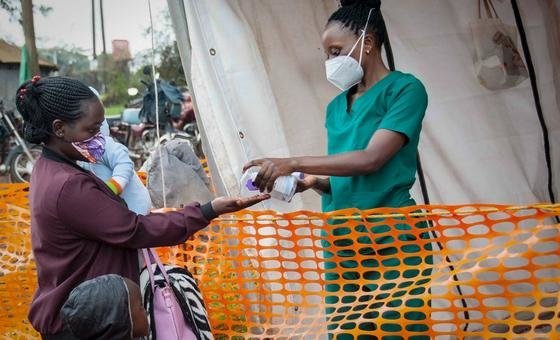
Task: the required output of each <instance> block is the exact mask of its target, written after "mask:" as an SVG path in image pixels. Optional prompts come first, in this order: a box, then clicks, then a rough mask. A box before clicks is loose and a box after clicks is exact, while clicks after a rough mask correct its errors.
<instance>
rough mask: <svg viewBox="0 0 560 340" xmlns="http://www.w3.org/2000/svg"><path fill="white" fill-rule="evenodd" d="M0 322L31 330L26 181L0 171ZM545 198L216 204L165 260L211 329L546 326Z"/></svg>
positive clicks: (460, 333) (555, 333)
mask: <svg viewBox="0 0 560 340" xmlns="http://www.w3.org/2000/svg"><path fill="white" fill-rule="evenodd" d="M0 196H1V197H2V201H1V202H2V203H1V204H0V303H1V306H0V335H3V337H8V338H29V337H33V336H36V333H35V332H34V331H33V330H32V328H31V327H30V325H29V324H28V322H27V321H26V313H27V309H28V306H29V302H30V300H31V297H32V293H33V291H34V288H35V285H36V281H35V268H34V263H33V260H32V254H31V251H30V249H31V248H30V246H31V245H30V241H29V212H28V208H27V201H26V187H25V186H21V185H0ZM559 215H560V206H558V205H538V206H532V207H506V206H497V205H471V206H461V207H458V206H423V207H411V208H408V209H375V210H371V211H358V210H346V211H339V212H336V213H333V214H320V213H314V212H297V213H291V214H283V215H278V214H275V213H274V212H266V211H264V212H263V211H254V212H242V213H239V214H236V215H232V216H228V217H222V218H221V219H219V220H216V221H215V222H214V223H213V224H212V225H211V226H210V227H209V228H207V229H205V230H204V231H202V232H199V233H198V234H196V235H195V237H194V238H193V239H191V240H190V241H188V242H187V243H186V244H184V245H180V246H176V247H170V248H163V249H160V254H161V255H162V256H163V259H164V261H165V262H169V263H175V264H177V265H182V266H186V267H187V268H188V269H189V270H190V271H191V272H192V273H193V274H194V276H195V277H196V278H197V280H198V281H199V284H200V288H201V290H202V293H203V295H204V298H205V301H206V304H207V309H208V312H209V315H210V318H211V322H212V327H213V331H214V334H215V336H216V338H217V339H256V338H261V339H262V338H274V339H303V338H305V339H311V338H319V337H321V336H325V335H326V334H327V333H330V334H332V335H334V336H335V337H336V338H338V339H352V338H353V339H373V338H376V337H377V338H379V339H384V338H385V339H399V338H403V339H406V338H410V339H421V338H427V337H431V338H435V339H557V338H560V306H559V304H558V297H559V294H560V293H559V292H560V255H559V246H560V233H559V229H558V227H559V225H558V224H555V221H554V219H553V218H554V217H555V216H559Z"/></svg>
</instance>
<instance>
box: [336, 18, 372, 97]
mask: <svg viewBox="0 0 560 340" xmlns="http://www.w3.org/2000/svg"><path fill="white" fill-rule="evenodd" d="M372 10H373V8H372V9H371V10H370V11H369V13H368V17H367V20H366V27H364V29H363V30H362V34H360V36H359V37H358V40H356V43H355V44H354V46H352V49H351V50H350V52H349V53H348V54H347V55H339V56H337V57H334V58H331V59H328V60H326V61H325V71H326V73H327V80H328V81H329V82H331V84H333V85H334V86H336V87H338V88H339V89H340V90H342V91H346V90H348V89H349V88H351V87H352V86H354V85H356V84H357V83H359V82H360V80H362V78H363V77H364V69H363V68H362V55H363V53H364V39H365V36H366V30H367V25H368V22H369V18H370V16H371V11H372ZM360 41H361V42H362V43H361V46H360V60H359V61H357V60H356V59H354V58H352V57H351V56H350V55H351V54H352V52H354V49H355V48H356V46H358V43H359V42H360Z"/></svg>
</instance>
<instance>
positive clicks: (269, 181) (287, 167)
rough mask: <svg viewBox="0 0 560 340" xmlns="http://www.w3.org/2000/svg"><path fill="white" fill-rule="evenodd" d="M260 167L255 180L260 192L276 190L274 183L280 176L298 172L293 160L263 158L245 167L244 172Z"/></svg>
mask: <svg viewBox="0 0 560 340" xmlns="http://www.w3.org/2000/svg"><path fill="white" fill-rule="evenodd" d="M254 166H258V167H260V168H261V170H260V171H259V173H258V174H257V177H256V178H255V185H256V186H257V187H258V188H259V190H260V192H265V191H266V192H271V191H272V188H274V181H276V179H277V178H278V177H280V176H288V175H291V174H292V172H294V171H297V170H296V166H295V161H294V159H293V158H263V159H255V160H252V161H250V162H249V163H247V164H245V166H243V172H245V171H247V170H248V169H249V168H252V167H254Z"/></svg>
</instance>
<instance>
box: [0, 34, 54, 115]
mask: <svg viewBox="0 0 560 340" xmlns="http://www.w3.org/2000/svg"><path fill="white" fill-rule="evenodd" d="M20 62H21V48H19V47H17V46H16V45H13V44H10V43H8V42H6V41H4V40H0V99H1V100H3V101H4V105H5V107H6V109H12V108H14V107H15V94H16V91H17V89H18V87H19V85H20V82H19V66H20ZM39 69H40V70H41V75H42V76H47V75H50V74H51V73H52V72H54V71H56V70H58V66H57V65H55V64H53V63H50V62H48V61H45V60H43V59H39Z"/></svg>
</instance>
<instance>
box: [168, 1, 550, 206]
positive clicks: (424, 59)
mask: <svg viewBox="0 0 560 340" xmlns="http://www.w3.org/2000/svg"><path fill="white" fill-rule="evenodd" d="M477 2H478V0H422V1H418V0H391V1H388V0H386V1H384V2H383V3H382V12H383V15H384V17H385V20H386V23H387V28H388V32H389V37H390V41H391V45H392V49H393V55H394V59H395V64H396V68H397V69H399V70H402V71H404V72H409V73H412V74H414V75H416V76H417V77H418V78H419V79H421V80H422V81H423V83H424V84H425V86H426V88H427V91H428V95H429V106H428V110H427V114H426V119H425V121H424V127H423V132H422V136H421V141H420V156H421V160H422V165H423V169H424V174H425V179H426V187H427V193H428V195H429V198H430V199H431V203H432V204H464V203H474V202H488V203H508V204H523V203H534V202H549V201H551V197H550V194H549V191H550V190H549V185H548V182H549V178H550V181H551V182H552V185H551V186H550V189H551V191H552V192H553V193H554V194H555V196H556V197H559V196H560V111H559V105H558V104H559V102H558V101H557V100H558V99H560V96H559V93H560V92H558V91H557V89H559V87H558V85H559V84H560V83H559V80H560V78H559V76H560V69H559V66H560V62H559V61H560V54H559V48H558V46H559V41H560V35H559V34H560V27H559V25H560V24H559V22H560V20H558V18H559V15H558V9H559V8H560V4H559V3H560V2H559V1H557V0H519V1H518V5H519V9H520V13H521V18H522V20H523V24H524V28H525V31H526V36H527V41H528V51H529V52H530V54H531V55H532V64H533V65H534V68H535V79H536V81H537V82H536V85H537V86H536V87H535V88H532V86H531V82H530V80H526V81H524V82H523V83H521V84H520V85H519V86H517V87H515V88H512V89H508V90H503V91H489V90H487V89H485V88H484V87H482V86H481V85H480V84H479V82H478V81H477V79H476V76H475V73H474V70H473V55H474V47H473V43H472V38H471V33H470V26H469V23H470V21H472V20H475V19H476V18H477V17H478V14H477ZM494 2H495V5H496V9H497V11H498V13H499V14H500V18H501V19H502V20H503V21H504V22H505V23H508V24H511V25H515V24H516V21H515V18H514V12H513V10H512V3H513V2H514V1H511V2H510V1H503V0H497V1H494ZM168 3H169V5H170V9H171V14H172V19H173V23H174V27H175V31H176V33H177V42H178V45H179V49H180V53H181V56H182V60H183V63H184V66H185V71H186V73H187V74H188V77H189V78H190V84H191V88H192V92H193V93H194V97H195V99H196V105H197V119H198V121H199V124H200V125H201V130H202V131H203V134H204V146H205V151H206V153H207V155H208V157H209V161H210V165H211V171H212V176H213V179H214V183H215V185H216V187H217V189H218V191H219V192H220V193H222V194H236V193H238V179H239V176H240V172H241V167H242V165H243V164H244V163H245V162H246V161H247V160H249V159H252V158H255V157H263V156H288V155H291V156H296V155H322V154H325V151H326V147H325V145H326V143H325V142H326V140H325V138H326V137H325V131H324V111H325V107H326V104H327V103H328V102H329V100H330V99H331V98H332V97H333V96H334V95H335V94H336V89H334V88H333V87H332V86H331V85H330V84H329V83H328V82H327V81H326V79H325V76H324V66H323V62H324V58H325V57H324V53H323V51H322V48H321V41H320V35H321V32H322V30H323V28H324V25H325V23H326V21H327V18H328V16H329V14H330V13H332V12H333V11H334V10H335V9H336V8H337V6H338V2H337V1H335V0H298V1H295V0H205V1H198V0H184V1H175V0H169V1H168ZM518 46H519V48H520V49H521V43H519V44H518ZM533 90H535V91H537V92H538V96H539V101H538V102H539V103H540V105H541V107H542V117H543V124H541V123H540V122H539V118H538V114H537V109H536V101H535V97H534V92H533ZM544 129H546V130H547V132H548V142H549V144H550V153H549V154H550V157H551V164H550V170H551V176H548V174H547V160H546V156H545V148H544V138H543V131H544ZM417 182H418V181H417ZM414 196H415V198H416V200H417V202H418V203H423V202H424V200H423V198H422V195H421V191H420V189H419V185H418V183H417V184H416V185H415V188H414ZM271 208H275V209H279V210H286V209H289V210H297V209H300V208H306V209H310V210H316V209H318V208H319V206H318V199H317V197H315V196H313V195H312V194H309V195H307V196H304V199H303V200H301V201H300V200H296V201H295V202H294V203H293V204H292V205H291V206H287V207H286V206H278V205H272V206H271Z"/></svg>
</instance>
